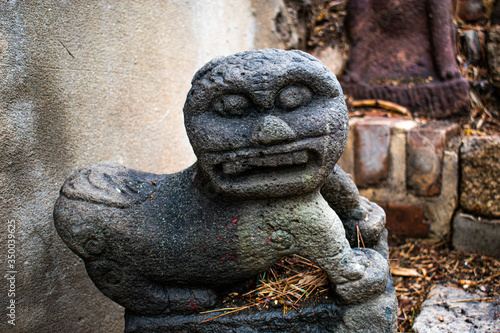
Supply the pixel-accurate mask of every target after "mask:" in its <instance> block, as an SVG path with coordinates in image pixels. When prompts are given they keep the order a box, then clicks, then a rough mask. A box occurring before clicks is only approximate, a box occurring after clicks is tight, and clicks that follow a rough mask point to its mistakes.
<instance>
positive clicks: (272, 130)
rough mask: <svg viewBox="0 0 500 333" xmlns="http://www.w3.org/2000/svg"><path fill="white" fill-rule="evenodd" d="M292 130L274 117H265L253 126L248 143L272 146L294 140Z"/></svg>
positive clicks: (294, 136)
mask: <svg viewBox="0 0 500 333" xmlns="http://www.w3.org/2000/svg"><path fill="white" fill-rule="evenodd" d="M295 138H296V135H295V132H294V131H293V129H291V128H290V126H288V124H287V123H286V122H284V121H283V120H281V119H280V118H278V117H275V116H265V117H264V118H262V119H260V120H259V121H258V123H257V124H256V125H255V126H254V128H253V130H252V134H251V137H250V141H251V142H252V143H253V144H260V145H274V144H278V143H282V142H287V141H293V140H295Z"/></svg>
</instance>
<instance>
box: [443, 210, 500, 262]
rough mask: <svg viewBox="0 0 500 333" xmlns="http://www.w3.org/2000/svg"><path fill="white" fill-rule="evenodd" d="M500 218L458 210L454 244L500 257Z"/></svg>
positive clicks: (457, 246) (462, 248) (454, 220)
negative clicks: (473, 214) (485, 216)
mask: <svg viewBox="0 0 500 333" xmlns="http://www.w3.org/2000/svg"><path fill="white" fill-rule="evenodd" d="M499 240H500V220H488V219H485V218H481V217H474V216H472V215H470V214H466V213H464V212H458V213H457V214H456V215H455V218H454V219H453V238H452V243H453V246H454V247H455V248H457V249H459V250H463V251H469V252H477V253H481V254H484V255H486V256H489V257H495V258H499V259H500V241H499Z"/></svg>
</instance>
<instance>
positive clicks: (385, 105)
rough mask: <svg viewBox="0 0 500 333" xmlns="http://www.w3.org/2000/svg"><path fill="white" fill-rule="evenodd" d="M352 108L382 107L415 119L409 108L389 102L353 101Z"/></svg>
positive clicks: (377, 100)
mask: <svg viewBox="0 0 500 333" xmlns="http://www.w3.org/2000/svg"><path fill="white" fill-rule="evenodd" d="M352 106H353V107H354V108H357V107H367V106H372V107H381V108H384V109H386V110H390V111H394V112H397V113H400V114H404V115H405V116H408V117H410V118H412V119H413V116H412V115H411V112H410V111H408V109H407V108H405V107H404V106H402V105H399V104H396V103H393V102H389V101H384V100H381V99H363V100H358V101H356V100H353V101H352Z"/></svg>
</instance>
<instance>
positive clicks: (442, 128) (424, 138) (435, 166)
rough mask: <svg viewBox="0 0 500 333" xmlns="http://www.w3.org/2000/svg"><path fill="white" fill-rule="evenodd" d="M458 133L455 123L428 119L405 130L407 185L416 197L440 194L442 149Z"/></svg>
mask: <svg viewBox="0 0 500 333" xmlns="http://www.w3.org/2000/svg"><path fill="white" fill-rule="evenodd" d="M459 135H460V127H459V126H458V125H457V124H452V123H447V122H429V123H427V124H423V125H420V126H416V127H414V128H412V129H410V130H409V131H408V137H407V147H406V154H407V157H406V158H407V159H406V163H407V164H406V186H407V189H408V190H409V191H411V192H413V193H414V194H415V195H418V196H436V195H439V194H440V193H441V185H442V166H443V152H444V150H445V149H446V147H447V145H448V143H449V142H450V140H451V139H452V138H454V137H457V136H459Z"/></svg>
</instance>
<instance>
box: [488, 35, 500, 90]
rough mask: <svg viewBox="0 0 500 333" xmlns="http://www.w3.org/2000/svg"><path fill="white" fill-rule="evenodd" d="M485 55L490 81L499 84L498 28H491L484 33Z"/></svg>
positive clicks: (499, 36)
mask: <svg viewBox="0 0 500 333" xmlns="http://www.w3.org/2000/svg"><path fill="white" fill-rule="evenodd" d="M486 55H487V59H488V66H489V69H490V76H491V80H492V81H494V82H497V83H499V82H500V26H492V27H490V29H489V30H488V31H487V33H486Z"/></svg>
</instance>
